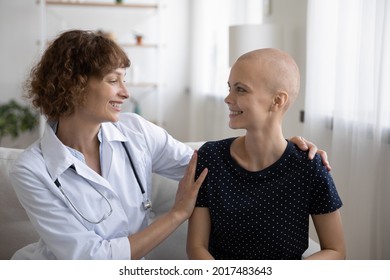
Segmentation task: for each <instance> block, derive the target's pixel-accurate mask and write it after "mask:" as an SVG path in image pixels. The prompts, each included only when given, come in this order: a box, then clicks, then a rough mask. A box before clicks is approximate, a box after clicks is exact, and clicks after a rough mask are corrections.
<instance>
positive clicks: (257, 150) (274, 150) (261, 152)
mask: <svg viewBox="0 0 390 280" xmlns="http://www.w3.org/2000/svg"><path fill="white" fill-rule="evenodd" d="M286 146H287V141H286V140H285V138H284V137H283V133H282V131H281V129H279V130H275V131H267V132H264V133H259V132H258V133H251V132H247V133H246V135H245V136H242V137H240V138H238V139H236V140H235V141H234V142H233V144H232V146H231V154H232V156H233V158H234V159H235V160H236V161H237V162H238V163H239V164H240V165H241V166H242V167H243V168H245V169H246V170H248V171H259V170H263V169H265V168H267V167H269V166H270V165H272V164H274V163H275V162H276V161H277V160H278V159H279V158H280V157H281V156H282V154H283V153H284V151H285V149H286Z"/></svg>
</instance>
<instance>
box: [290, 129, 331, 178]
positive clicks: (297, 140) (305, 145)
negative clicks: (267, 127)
mask: <svg viewBox="0 0 390 280" xmlns="http://www.w3.org/2000/svg"><path fill="white" fill-rule="evenodd" d="M289 140H290V141H291V142H293V143H294V144H296V145H297V146H298V147H299V149H301V150H302V151H307V150H309V159H313V158H314V156H315V154H316V153H317V154H319V155H320V156H321V160H322V163H323V164H324V166H325V167H326V169H328V171H331V170H332V167H331V166H330V164H329V162H328V155H327V154H326V152H325V151H323V150H319V149H318V148H317V146H316V145H314V144H313V143H312V142H310V141H308V140H306V139H305V138H303V137H302V136H294V137H292V138H290V139H289Z"/></svg>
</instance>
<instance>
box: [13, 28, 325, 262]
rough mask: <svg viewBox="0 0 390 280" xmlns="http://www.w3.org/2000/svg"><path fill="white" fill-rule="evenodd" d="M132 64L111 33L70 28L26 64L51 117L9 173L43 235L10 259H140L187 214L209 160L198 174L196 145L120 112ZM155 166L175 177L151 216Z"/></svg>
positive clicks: (32, 89)
mask: <svg viewBox="0 0 390 280" xmlns="http://www.w3.org/2000/svg"><path fill="white" fill-rule="evenodd" d="M129 66H130V61H129V59H128V57H127V56H126V54H125V52H124V51H123V50H122V49H121V48H120V47H119V46H118V45H117V44H115V43H114V42H113V41H112V40H110V39H107V38H105V37H103V36H100V35H98V34H95V33H93V32H89V31H80V30H71V31H67V32H64V33H62V34H60V36H59V37H57V38H56V39H55V40H54V41H53V42H52V43H51V45H50V46H49V47H48V48H47V50H46V51H45V53H44V54H43V56H42V58H41V60H40V62H39V63H38V64H37V65H36V66H35V67H34V68H33V69H32V71H31V75H30V79H29V80H28V81H27V84H26V85H27V90H28V91H27V97H28V98H30V99H31V100H32V104H33V105H34V106H35V107H36V108H38V109H39V110H40V111H41V113H42V114H43V115H45V116H46V118H47V125H46V129H45V132H44V135H43V137H42V138H41V139H40V140H38V141H37V142H35V143H34V144H32V145H31V146H30V147H29V148H27V149H26V150H25V151H24V152H23V153H22V154H21V156H20V157H19V158H18V159H17V161H16V162H15V164H14V166H13V168H12V169H11V174H10V175H11V180H12V184H13V186H14V189H15V191H16V194H17V196H18V198H19V200H20V202H21V204H22V205H23V207H24V208H25V209H26V212H27V214H28V216H29V218H30V220H31V222H32V224H33V226H34V228H35V230H36V231H37V232H38V234H39V235H40V240H39V241H38V242H37V243H34V244H30V245H27V246H26V247H24V248H22V249H20V250H19V251H17V252H16V253H15V254H14V256H13V259H142V258H143V257H144V256H145V255H146V254H147V253H148V252H150V251H151V250H152V249H153V248H154V247H156V246H157V245H158V244H159V243H160V242H162V241H163V240H164V239H166V238H167V237H168V236H169V235H170V234H171V233H172V232H173V231H174V230H175V229H176V228H177V227H178V226H179V225H180V224H181V223H183V222H184V221H185V220H186V219H188V218H189V217H190V216H191V214H192V211H193V209H194V205H195V201H196V196H197V193H198V190H199V187H200V185H201V183H202V182H203V180H204V178H205V176H206V174H207V170H206V169H205V170H204V171H203V173H202V175H201V176H200V177H199V179H197V180H196V181H194V174H195V167H196V160H197V153H196V152H194V151H192V150H191V149H190V148H189V147H188V146H186V145H185V144H183V143H180V142H179V141H177V140H175V139H173V138H172V137H171V136H170V135H169V134H168V133H167V132H166V131H165V130H163V129H161V128H159V127H158V126H155V125H153V124H152V123H150V122H148V121H146V120H144V119H142V118H141V117H139V116H138V115H135V114H121V106H122V104H123V102H124V101H125V100H126V99H128V98H129V94H128V92H127V89H126V86H125V81H124V78H125V70H126V68H127V67H129ZM294 142H297V144H301V145H300V146H301V147H302V149H305V148H308V146H309V147H310V150H311V151H312V154H313V153H315V152H316V150H317V149H316V147H315V145H313V144H311V143H310V142H306V143H304V142H303V141H302V139H301V138H299V137H296V138H295V141H294ZM322 156H323V158H324V160H325V161H326V153H325V152H322ZM152 172H155V173H158V174H161V175H164V176H166V177H169V178H172V179H176V180H180V182H179V187H178V190H177V193H176V198H175V203H174V205H173V206H172V209H171V210H170V211H168V212H167V213H166V214H165V215H163V216H161V217H160V218H159V219H158V220H156V221H155V222H154V223H152V224H150V225H149V224H148V216H149V211H150V207H151V202H150V194H151V189H150V188H151V178H152Z"/></svg>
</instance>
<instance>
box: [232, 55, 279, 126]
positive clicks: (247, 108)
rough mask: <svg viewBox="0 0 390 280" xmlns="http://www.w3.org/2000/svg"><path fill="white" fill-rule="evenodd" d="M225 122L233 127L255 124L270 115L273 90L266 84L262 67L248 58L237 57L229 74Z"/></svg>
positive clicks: (263, 122) (259, 124) (262, 121)
mask: <svg viewBox="0 0 390 280" xmlns="http://www.w3.org/2000/svg"><path fill="white" fill-rule="evenodd" d="M228 85H229V94H228V96H227V97H226V98H225V102H226V103H227V104H228V106H229V110H230V114H229V118H230V121H229V126H230V128H233V129H241V128H243V129H251V128H258V127H259V126H261V125H262V124H265V123H267V120H268V119H269V118H270V117H271V114H270V108H271V106H272V103H273V93H272V91H271V90H270V89H269V88H268V87H267V85H266V82H265V77H264V75H263V67H262V66H261V65H258V64H257V63H255V62H254V61H252V60H248V59H246V60H239V61H237V62H236V63H235V64H234V65H233V67H232V69H231V72H230V76H229V81H228Z"/></svg>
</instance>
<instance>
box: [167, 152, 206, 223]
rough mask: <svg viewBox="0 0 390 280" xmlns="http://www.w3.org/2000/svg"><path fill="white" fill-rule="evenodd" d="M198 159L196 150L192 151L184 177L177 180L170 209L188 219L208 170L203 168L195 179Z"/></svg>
mask: <svg viewBox="0 0 390 280" xmlns="http://www.w3.org/2000/svg"><path fill="white" fill-rule="evenodd" d="M197 159H198V153H197V151H194V154H193V155H192V158H191V160H190V162H189V164H188V166H187V170H186V173H185V174H184V177H183V178H182V179H181V180H180V182H179V187H178V189H177V192H176V198H175V204H174V205H173V208H172V211H177V213H180V215H184V219H188V218H189V217H190V216H191V214H192V212H193V211H194V207H195V203H196V198H197V196H198V192H199V188H200V186H201V185H202V183H203V181H204V179H205V178H206V175H207V172H208V170H207V169H206V168H205V169H204V170H203V171H202V173H201V174H200V175H199V177H198V179H197V180H196V181H194V179H195V170H196V163H197Z"/></svg>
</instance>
